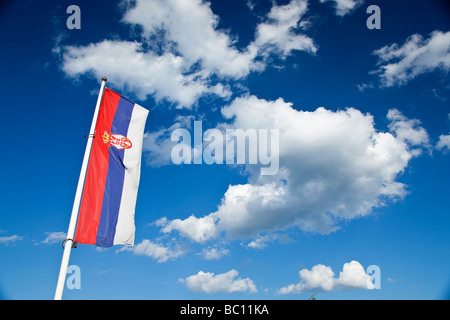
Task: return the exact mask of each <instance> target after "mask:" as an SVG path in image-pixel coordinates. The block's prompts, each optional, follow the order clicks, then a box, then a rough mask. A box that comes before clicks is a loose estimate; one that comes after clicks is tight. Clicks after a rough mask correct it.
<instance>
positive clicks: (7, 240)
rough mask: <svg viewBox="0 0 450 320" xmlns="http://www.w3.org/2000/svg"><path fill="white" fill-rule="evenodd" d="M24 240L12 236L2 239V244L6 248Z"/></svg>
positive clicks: (0, 239)
mask: <svg viewBox="0 0 450 320" xmlns="http://www.w3.org/2000/svg"><path fill="white" fill-rule="evenodd" d="M20 240H23V237H21V236H18V235H17V234H15V235H12V236H5V237H0V244H4V245H6V246H8V245H10V244H14V243H15V242H17V241H20Z"/></svg>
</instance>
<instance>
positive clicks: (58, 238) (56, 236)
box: [41, 231, 66, 244]
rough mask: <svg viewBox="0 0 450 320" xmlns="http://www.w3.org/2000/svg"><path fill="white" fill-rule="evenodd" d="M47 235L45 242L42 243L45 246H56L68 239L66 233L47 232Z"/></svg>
mask: <svg viewBox="0 0 450 320" xmlns="http://www.w3.org/2000/svg"><path fill="white" fill-rule="evenodd" d="M45 234H46V235H47V236H46V237H45V239H44V240H42V241H41V243H44V244H55V243H61V242H62V241H64V240H65V239H66V233H65V232H62V231H59V232H45Z"/></svg>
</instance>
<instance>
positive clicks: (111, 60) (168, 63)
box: [62, 40, 218, 107]
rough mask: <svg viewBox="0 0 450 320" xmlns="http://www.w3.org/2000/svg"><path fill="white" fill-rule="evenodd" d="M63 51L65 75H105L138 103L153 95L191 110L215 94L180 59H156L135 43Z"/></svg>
mask: <svg viewBox="0 0 450 320" xmlns="http://www.w3.org/2000/svg"><path fill="white" fill-rule="evenodd" d="M64 49H65V50H64V54H63V67H62V69H63V71H64V72H65V73H66V74H67V75H69V76H71V77H77V76H78V75H80V74H84V73H93V74H94V75H95V77H97V78H99V77H102V76H104V75H107V76H108V78H109V79H110V80H111V81H112V82H113V83H114V84H115V85H116V86H119V87H120V86H126V87H127V88H129V89H130V90H133V91H134V92H135V93H136V94H137V95H138V96H139V97H140V98H141V99H145V98H146V96H147V95H154V96H155V98H156V99H157V100H161V99H167V100H168V101H170V102H173V103H177V104H179V107H181V106H185V107H186V106H187V107H191V106H192V105H193V104H194V103H195V102H196V101H197V100H198V99H199V97H200V96H202V95H205V94H212V93H217V92H218V91H217V89H215V88H214V86H209V85H208V84H207V83H206V80H205V79H204V78H203V77H202V74H201V72H194V73H187V72H188V66H186V65H185V63H184V59H183V57H180V56H176V55H174V54H172V53H165V54H163V55H156V54H154V53H152V52H148V51H144V50H143V48H142V44H140V43H137V42H129V41H117V40H104V41H102V42H99V43H95V44H90V45H88V46H85V47H76V46H66V47H65V48H64Z"/></svg>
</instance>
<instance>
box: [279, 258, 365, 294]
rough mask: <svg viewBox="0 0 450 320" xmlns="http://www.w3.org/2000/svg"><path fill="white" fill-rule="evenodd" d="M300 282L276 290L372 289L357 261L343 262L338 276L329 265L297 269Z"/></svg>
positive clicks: (291, 291) (280, 291) (280, 292)
mask: <svg viewBox="0 0 450 320" xmlns="http://www.w3.org/2000/svg"><path fill="white" fill-rule="evenodd" d="M299 277H300V282H299V283H296V284H290V285H287V286H285V287H283V288H281V289H279V290H278V294H294V293H301V292H305V291H333V290H351V289H374V285H373V283H372V282H371V278H370V275H368V274H367V273H366V272H365V271H364V268H363V266H362V265H361V264H360V263H359V262H358V261H355V260H353V261H351V262H348V263H345V264H344V266H343V268H342V271H341V272H340V273H339V277H337V278H336V277H335V274H334V272H333V270H332V269H331V267H328V266H325V265H323V264H318V265H316V266H314V267H312V268H311V270H308V269H302V270H300V271H299Z"/></svg>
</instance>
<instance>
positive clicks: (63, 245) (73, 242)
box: [61, 239, 77, 249]
mask: <svg viewBox="0 0 450 320" xmlns="http://www.w3.org/2000/svg"><path fill="white" fill-rule="evenodd" d="M67 240H71V241H72V248H76V247H77V244H76V243H75V241H73V239H66V240H64V241H63V242H62V244H61V246H62V247H63V249H64V247H65V245H66V241H67Z"/></svg>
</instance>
